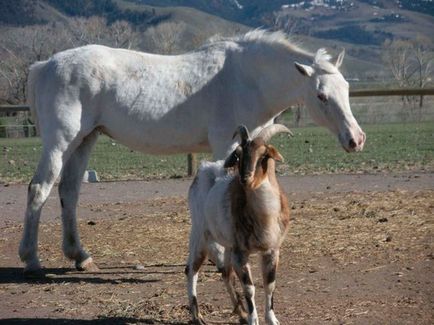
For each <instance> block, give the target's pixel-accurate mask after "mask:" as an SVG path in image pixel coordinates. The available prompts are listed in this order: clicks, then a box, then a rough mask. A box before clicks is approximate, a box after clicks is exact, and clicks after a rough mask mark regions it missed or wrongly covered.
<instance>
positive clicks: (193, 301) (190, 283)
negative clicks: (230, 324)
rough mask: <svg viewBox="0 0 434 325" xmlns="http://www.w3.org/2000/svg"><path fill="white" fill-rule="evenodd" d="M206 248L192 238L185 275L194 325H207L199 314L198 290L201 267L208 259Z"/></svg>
mask: <svg viewBox="0 0 434 325" xmlns="http://www.w3.org/2000/svg"><path fill="white" fill-rule="evenodd" d="M204 246H205V245H202V244H201V243H199V242H198V240H197V238H196V237H190V255H189V256H188V261H187V266H186V268H185V275H186V276H187V290H188V301H189V306H190V313H191V316H192V321H193V323H194V324H206V323H205V321H204V320H203V318H202V316H201V314H200V312H199V304H198V303H197V290H196V288H197V280H198V277H199V270H200V267H201V266H202V264H203V262H204V261H205V259H206V258H207V251H206V249H205V248H204Z"/></svg>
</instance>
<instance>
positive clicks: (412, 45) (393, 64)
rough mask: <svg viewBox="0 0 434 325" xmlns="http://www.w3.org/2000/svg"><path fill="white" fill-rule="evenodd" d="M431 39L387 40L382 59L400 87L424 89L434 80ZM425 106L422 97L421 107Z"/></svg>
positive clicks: (433, 57) (433, 56)
mask: <svg viewBox="0 0 434 325" xmlns="http://www.w3.org/2000/svg"><path fill="white" fill-rule="evenodd" d="M432 46H433V43H432V41H431V40H430V39H428V38H424V37H422V36H419V37H417V38H415V39H414V40H393V41H390V40H387V41H386V42H384V44H383V55H382V59H383V62H384V63H385V64H386V66H388V67H389V69H390V71H391V72H392V74H393V76H394V78H395V80H396V81H397V82H398V84H399V86H400V87H415V86H416V87H420V88H424V87H426V85H427V84H428V82H429V81H431V80H432V79H433V72H434V55H433V52H432ZM422 106H423V96H420V100H419V107H422Z"/></svg>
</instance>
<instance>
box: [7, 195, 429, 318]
mask: <svg viewBox="0 0 434 325" xmlns="http://www.w3.org/2000/svg"><path fill="white" fill-rule="evenodd" d="M433 198H434V191H432V190H421V191H390V192H366V193H329V194H316V195H314V196H311V197H309V198H306V199H301V198H300V199H297V200H294V201H293V202H291V204H292V218H293V220H292V225H291V229H290V232H289V234H288V237H287V239H286V241H285V243H284V245H283V248H282V253H281V264H280V269H279V272H278V280H277V281H278V282H277V283H278V287H277V293H276V298H275V309H276V313H277V315H278V317H279V319H280V321H281V324H320V323H329V324H339V323H342V324H386V323H387V324H432V323H433V322H434V318H433V308H434V301H433V300H434V284H433V280H432V274H433V271H434V268H433V257H434V256H433V253H434V250H433V248H434V217H433V212H434V200H433ZM86 208H87V209H88V210H89V211H90V212H89V213H88V214H87V215H84V216H82V219H81V220H80V224H79V227H80V232H81V236H82V239H83V243H84V245H85V246H86V247H87V248H88V249H89V250H90V252H91V253H92V255H93V257H94V259H95V260H96V261H97V263H98V264H99V266H100V268H101V272H98V273H80V272H77V271H75V270H73V269H72V268H71V264H72V263H71V262H69V261H67V260H65V258H64V257H63V256H62V255H61V249H60V248H61V244H60V243H61V241H60V239H61V237H60V236H61V225H60V223H59V221H56V220H55V221H51V222H48V223H44V224H42V225H41V231H40V255H41V258H42V263H43V265H44V266H45V267H47V270H46V273H47V277H46V278H45V279H40V280H25V279H23V278H22V276H21V269H20V267H21V263H20V262H19V260H18V258H17V256H16V250H17V246H18V241H19V238H20V236H21V231H22V226H21V225H20V224H8V225H5V226H4V227H2V228H1V229H0V234H1V235H0V251H1V255H0V264H1V268H0V301H1V302H0V315H1V318H2V319H3V322H5V323H6V322H7V323H11V322H14V323H20V324H22V323H29V324H35V319H34V318H39V319H40V320H39V322H40V323H44V324H45V323H50V322H51V320H54V321H53V322H54V323H59V322H63V323H68V322H71V323H88V322H89V323H91V322H100V323H104V324H105V323H113V324H126V323H143V324H187V323H188V319H189V317H188V309H187V306H186V302H187V299H186V293H185V278H184V274H183V270H184V264H185V260H186V257H187V246H188V233H189V227H190V226H189V215H188V209H187V204H186V201H185V199H184V198H183V197H168V198H164V199H163V198H157V199H149V200H147V201H145V202H142V203H137V202H125V203H108V202H106V203H103V204H101V203H97V204H94V205H93V204H92V203H86ZM145 211H147V212H145ZM95 214H104V215H108V216H110V217H109V218H102V219H98V218H95ZM252 263H253V264H254V265H255V266H254V276H255V283H256V284H257V288H258V290H257V304H258V307H259V313H260V315H261V317H263V306H262V305H263V295H262V293H263V290H262V285H261V283H262V281H261V279H260V277H259V274H260V272H259V271H258V268H257V259H256V258H252ZM198 290H199V300H200V302H201V308H202V311H203V314H204V315H205V318H206V319H208V320H210V321H214V322H220V323H223V324H227V323H229V322H235V321H236V318H235V317H233V316H232V315H231V308H230V303H229V301H228V297H227V294H226V292H225V290H224V286H223V285H222V282H221V280H220V276H219V274H217V273H216V272H215V271H214V267H213V266H212V265H207V266H205V267H204V270H203V272H202V273H201V276H200V283H199V286H198ZM0 322H1V321H0Z"/></svg>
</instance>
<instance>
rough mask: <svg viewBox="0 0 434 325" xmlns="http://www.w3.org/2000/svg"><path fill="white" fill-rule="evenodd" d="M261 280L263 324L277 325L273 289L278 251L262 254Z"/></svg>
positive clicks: (274, 286)
mask: <svg viewBox="0 0 434 325" xmlns="http://www.w3.org/2000/svg"><path fill="white" fill-rule="evenodd" d="M261 258H262V279H263V281H264V289H265V322H266V323H267V324H268V325H279V324H280V323H279V321H278V320H277V318H276V315H275V314H274V310H273V309H274V306H273V302H274V301H273V299H274V289H275V288H276V272H277V265H278V263H279V250H269V251H267V252H266V253H264V254H262V257H261Z"/></svg>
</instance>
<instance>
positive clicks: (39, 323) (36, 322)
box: [0, 317, 189, 325]
mask: <svg viewBox="0 0 434 325" xmlns="http://www.w3.org/2000/svg"><path fill="white" fill-rule="evenodd" d="M0 324H5V325H6V324H8V325H9V324H12V325H14V324H24V325H27V324H28V325H59V324H66V325H90V324H92V325H111V324H113V325H115V324H116V325H123V324H162V323H159V322H158V321H156V320H154V319H152V318H128V317H110V318H98V319H89V320H86V319H67V318H9V319H0ZM165 324H171V325H187V324H189V323H188V322H177V321H175V322H169V323H165Z"/></svg>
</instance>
